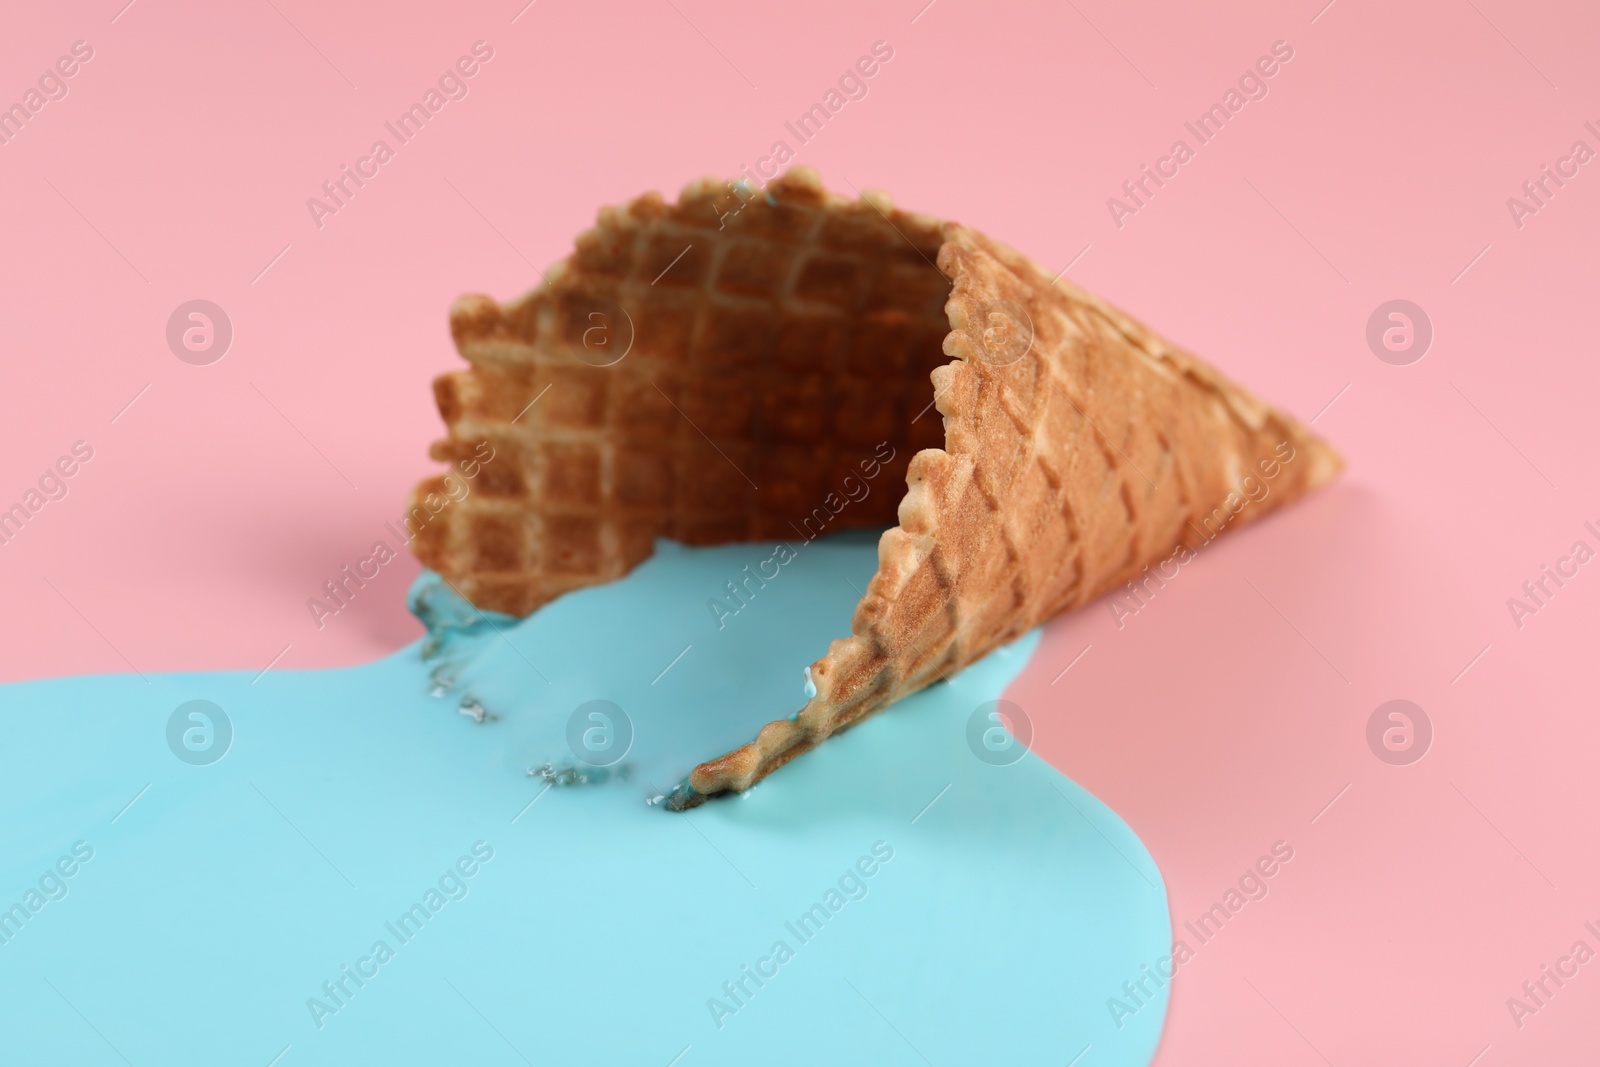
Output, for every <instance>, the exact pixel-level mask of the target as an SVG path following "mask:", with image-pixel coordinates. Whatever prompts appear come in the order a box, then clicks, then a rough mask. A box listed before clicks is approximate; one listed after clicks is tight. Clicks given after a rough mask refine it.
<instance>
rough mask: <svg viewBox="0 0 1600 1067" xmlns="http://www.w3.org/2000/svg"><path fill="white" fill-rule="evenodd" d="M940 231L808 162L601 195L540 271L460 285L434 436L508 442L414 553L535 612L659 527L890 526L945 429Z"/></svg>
mask: <svg viewBox="0 0 1600 1067" xmlns="http://www.w3.org/2000/svg"><path fill="white" fill-rule="evenodd" d="M730 190H731V191H730ZM942 241H943V234H942V224H941V223H939V222H938V221H936V220H932V219H928V218H925V217H922V216H915V215H909V214H905V213H901V212H898V211H894V210H893V209H892V208H889V207H887V201H886V198H882V197H879V196H876V195H873V196H871V197H870V198H863V199H860V200H848V199H845V198H842V197H837V196H832V195H830V194H828V193H826V192H824V191H823V190H822V189H821V186H820V184H819V183H818V182H817V181H816V179H815V176H814V175H811V174H808V173H806V172H804V171H791V172H790V173H789V174H788V175H786V176H785V177H784V178H783V179H780V180H779V181H777V182H774V183H773V184H771V185H769V186H768V187H767V188H766V189H765V190H763V191H762V193H761V194H760V195H752V194H751V193H750V191H749V190H747V189H745V190H737V189H732V187H730V186H725V185H724V184H722V183H714V182H703V183H697V184H696V185H693V186H690V187H689V188H688V189H686V190H685V191H684V194H683V195H682V197H681V198H680V199H679V201H678V203H677V204H675V205H668V204H666V203H665V202H663V201H662V200H661V198H660V197H659V196H656V195H654V194H651V195H648V196H645V197H642V198H640V199H639V200H636V201H633V202H632V203H630V204H627V205H624V206H623V207H620V208H614V209H607V210H605V211H603V212H602V213H601V216H600V220H599V225H598V226H597V227H596V228H595V229H594V230H591V231H589V232H588V233H586V234H584V235H583V236H582V237H580V238H579V240H578V242H577V250H576V251H575V252H574V253H573V255H572V256H570V257H569V258H568V259H567V260H566V261H565V262H564V263H562V264H560V265H558V266H557V267H556V268H554V269H552V270H551V271H550V272H549V277H548V281H547V282H546V284H544V285H542V286H540V287H539V288H538V289H536V290H534V291H533V292H531V293H529V294H528V295H527V296H525V297H523V298H522V299H521V300H519V301H516V302H514V303H512V304H509V305H500V304H497V303H495V302H494V301H492V300H490V299H488V298H486V297H467V298H463V299H462V300H461V301H458V302H457V304H456V306H455V308H453V309H452V315H451V327H452V332H453V334H454V336H455V339H456V342H457V345H458V347H459V348H460V350H461V352H462V354H463V355H464V356H465V357H466V359H467V360H468V361H469V362H470V363H471V364H472V368H471V369H470V370H468V371H464V372H458V373H454V374H447V375H445V376H443V377H441V378H440V379H439V380H438V382H437V383H436V394H437V397H438V400H439V406H440V410H441V413H442V414H443V416H444V418H445V421H446V422H447V423H448V424H449V428H450V434H449V437H448V438H447V439H446V440H444V441H441V442H438V443H437V444H436V445H435V446H434V449H433V455H434V457H435V458H436V459H440V460H444V461H446V462H452V463H457V462H459V461H462V460H466V459H468V458H469V457H472V456H478V457H481V456H482V455H483V454H485V451H486V450H492V452H493V455H494V456H495V459H494V460H491V461H489V462H487V463H481V464H479V467H480V473H479V474H478V476H477V478H476V481H475V483H474V484H473V485H472V487H471V488H472V490H473V492H472V495H471V496H470V497H468V498H467V499H466V500H464V501H462V503H461V504H460V505H459V506H457V507H456V508H455V509H454V512H453V513H452V514H451V515H450V516H448V520H447V521H444V522H439V521H429V522H427V523H425V524H424V526H423V529H422V530H421V531H420V532H419V534H418V536H417V537H416V539H415V540H414V542H413V544H414V546H415V549H416V552H417V555H418V556H419V557H420V558H421V559H422V561H423V562H424V563H425V564H427V565H428V566H430V567H432V568H434V569H435V570H437V571H439V572H440V573H441V574H443V575H444V576H445V577H446V578H448V579H449V580H450V581H451V582H452V583H454V584H455V585H456V586H457V587H458V588H459V589H460V590H461V592H462V593H463V594H464V595H466V596H467V597H468V598H469V599H471V600H472V601H473V602H474V603H475V604H477V605H478V606H479V607H481V608H485V609H489V610H496V611H503V612H508V613H511V614H517V615H522V614H527V613H529V612H531V611H533V610H534V609H535V608H537V607H538V606H539V605H541V604H543V603H545V602H547V601H549V600H550V599H553V598H554V597H555V596H558V595H560V594H561V593H563V592H566V591H568V590H571V589H575V588H579V587H582V586H585V585H589V584H593V583H595V582H600V581H607V580H611V579H614V578H618V577H621V576H622V575H623V574H626V573H627V572H628V571H629V570H631V569H632V568H633V567H634V566H636V565H637V564H638V563H640V562H642V561H643V560H644V559H645V558H647V557H648V556H649V555H650V554H651V552H652V550H653V543H654V541H655V539H656V538H658V537H666V538H671V539H674V540H678V541H681V542H684V543H687V544H691V545H712V544H722V543H729V542H737V541H768V540H771V541H786V542H788V543H789V544H790V545H791V546H794V547H798V546H799V545H800V544H801V543H803V542H804V541H809V540H812V539H814V538H816V537H819V536H824V535H826V534H830V533H834V532H838V531H842V530H847V529H859V528H863V527H867V528H874V527H875V528H888V527H893V526H894V525H895V524H896V518H897V512H898V509H899V506H900V503H901V500H902V498H903V497H904V495H905V491H906V489H905V487H906V473H907V468H908V465H909V463H910V460H911V458H912V456H914V455H915V454H916V453H917V452H918V451H920V450H922V449H925V448H941V447H943V445H944V425H943V420H942V418H941V416H940V414H939V412H938V411H937V410H936V409H935V407H934V404H933V400H934V388H933V385H932V382H931V380H930V374H931V373H932V372H933V371H934V370H935V369H937V368H938V367H941V366H944V365H945V364H947V363H949V362H950V357H949V356H948V355H946V354H945V351H944V346H945V338H946V335H947V334H948V333H949V332H950V330H951V321H950V319H949V318H948V317H947V315H946V311H945V303H946V300H947V299H948V297H949V295H950V290H951V283H950V281H949V279H948V278H947V277H946V276H945V274H944V273H942V272H941V271H940V270H939V268H938V267H937V266H935V261H936V259H937V256H938V254H939V248H940V246H941V244H942ZM988 337H989V338H991V339H993V341H994V345H995V351H996V352H998V353H1000V354H1001V355H1002V356H1003V355H1004V353H1005V352H1006V351H1008V350H1009V347H1014V346H1015V345H1016V343H1017V337H1018V335H1017V332H1016V330H1015V327H1014V325H1013V324H1011V323H1008V322H1004V321H1001V322H997V323H995V324H993V326H991V327H990V328H989V334H988ZM445 480H446V479H445V478H444V477H441V478H436V479H432V480H430V481H429V482H424V483H423V484H422V485H420V486H418V488H417V490H416V492H415V493H414V494H413V500H412V504H411V510H410V511H408V516H415V515H416V514H417V509H418V508H419V506H420V507H421V509H422V510H423V511H424V512H425V511H426V510H427V508H426V507H425V505H426V502H427V500H428V499H429V497H430V496H431V497H440V496H443V495H445V489H446V485H445V484H444V483H445ZM841 623H842V624H843V625H841V632H842V633H848V620H841Z"/></svg>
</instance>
